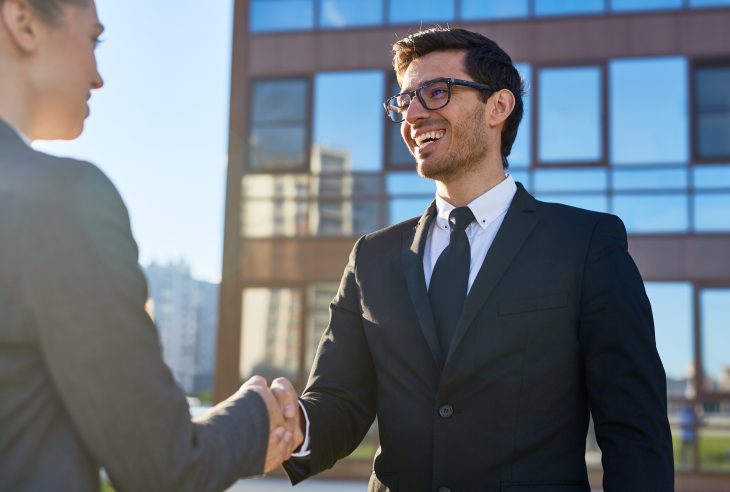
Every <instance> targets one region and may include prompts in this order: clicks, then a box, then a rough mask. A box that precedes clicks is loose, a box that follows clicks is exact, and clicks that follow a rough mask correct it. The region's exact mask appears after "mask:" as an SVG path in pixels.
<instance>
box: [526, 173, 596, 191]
mask: <svg viewBox="0 0 730 492" xmlns="http://www.w3.org/2000/svg"><path fill="white" fill-rule="evenodd" d="M607 174H608V173H607V172H606V170H605V169H544V170H543V169H541V170H538V171H535V172H534V173H533V178H534V188H535V191H537V192H546V191H605V190H606V180H607Z"/></svg>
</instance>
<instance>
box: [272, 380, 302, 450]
mask: <svg viewBox="0 0 730 492" xmlns="http://www.w3.org/2000/svg"><path fill="white" fill-rule="evenodd" d="M271 392H272V393H273V394H274V396H275V397H276V400H277V401H278V402H279V407H281V412H282V413H283V415H284V418H285V419H286V422H285V425H286V428H287V430H288V431H289V432H291V433H292V437H293V439H292V442H291V444H292V447H291V450H290V451H289V454H291V453H293V452H294V451H296V450H297V449H298V448H299V447H300V446H301V445H302V443H303V442H304V432H305V422H304V416H303V415H302V409H301V408H300V407H299V395H298V394H297V391H296V390H295V389H294V386H293V385H292V384H291V382H289V380H288V379H286V378H276V379H274V381H273V382H272V383H271Z"/></svg>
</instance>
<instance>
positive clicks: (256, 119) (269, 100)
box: [248, 79, 308, 171]
mask: <svg viewBox="0 0 730 492" xmlns="http://www.w3.org/2000/svg"><path fill="white" fill-rule="evenodd" d="M251 93H252V101H251V135H250V138H249V159H248V169H249V170H251V171H272V170H280V169H297V168H303V167H304V164H305V151H306V133H307V121H306V119H307V97H308V96H307V81H306V80H301V79H294V80H260V81H257V82H254V83H253V87H252V91H251Z"/></svg>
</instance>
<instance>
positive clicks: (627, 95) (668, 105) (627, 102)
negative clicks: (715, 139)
mask: <svg viewBox="0 0 730 492" xmlns="http://www.w3.org/2000/svg"><path fill="white" fill-rule="evenodd" d="M610 87H611V88H610V98H609V101H610V108H609V112H610V120H611V122H610V126H611V128H610V130H611V131H610V134H611V143H610V146H611V161H612V162H613V163H614V164H662V163H675V162H676V163H686V162H687V159H688V154H689V146H688V131H689V130H688V121H687V104H688V101H687V60H686V59H685V58H679V57H671V58H669V57H667V58H635V59H626V60H613V61H611V62H610Z"/></svg>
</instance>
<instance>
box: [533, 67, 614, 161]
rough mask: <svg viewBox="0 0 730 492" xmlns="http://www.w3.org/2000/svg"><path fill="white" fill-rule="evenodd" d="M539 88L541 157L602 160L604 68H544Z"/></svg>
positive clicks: (558, 159) (566, 159)
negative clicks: (602, 87)
mask: <svg viewBox="0 0 730 492" xmlns="http://www.w3.org/2000/svg"><path fill="white" fill-rule="evenodd" d="M539 90H540V97H539V99H538V100H539V109H538V115H539V121H538V131H539V146H540V147H539V156H540V160H541V161H544V162H565V161H597V160H600V159H601V155H602V153H603V150H602V145H601V133H602V132H601V69H600V68H599V67H581V68H549V69H543V70H541V71H540V83H539Z"/></svg>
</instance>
